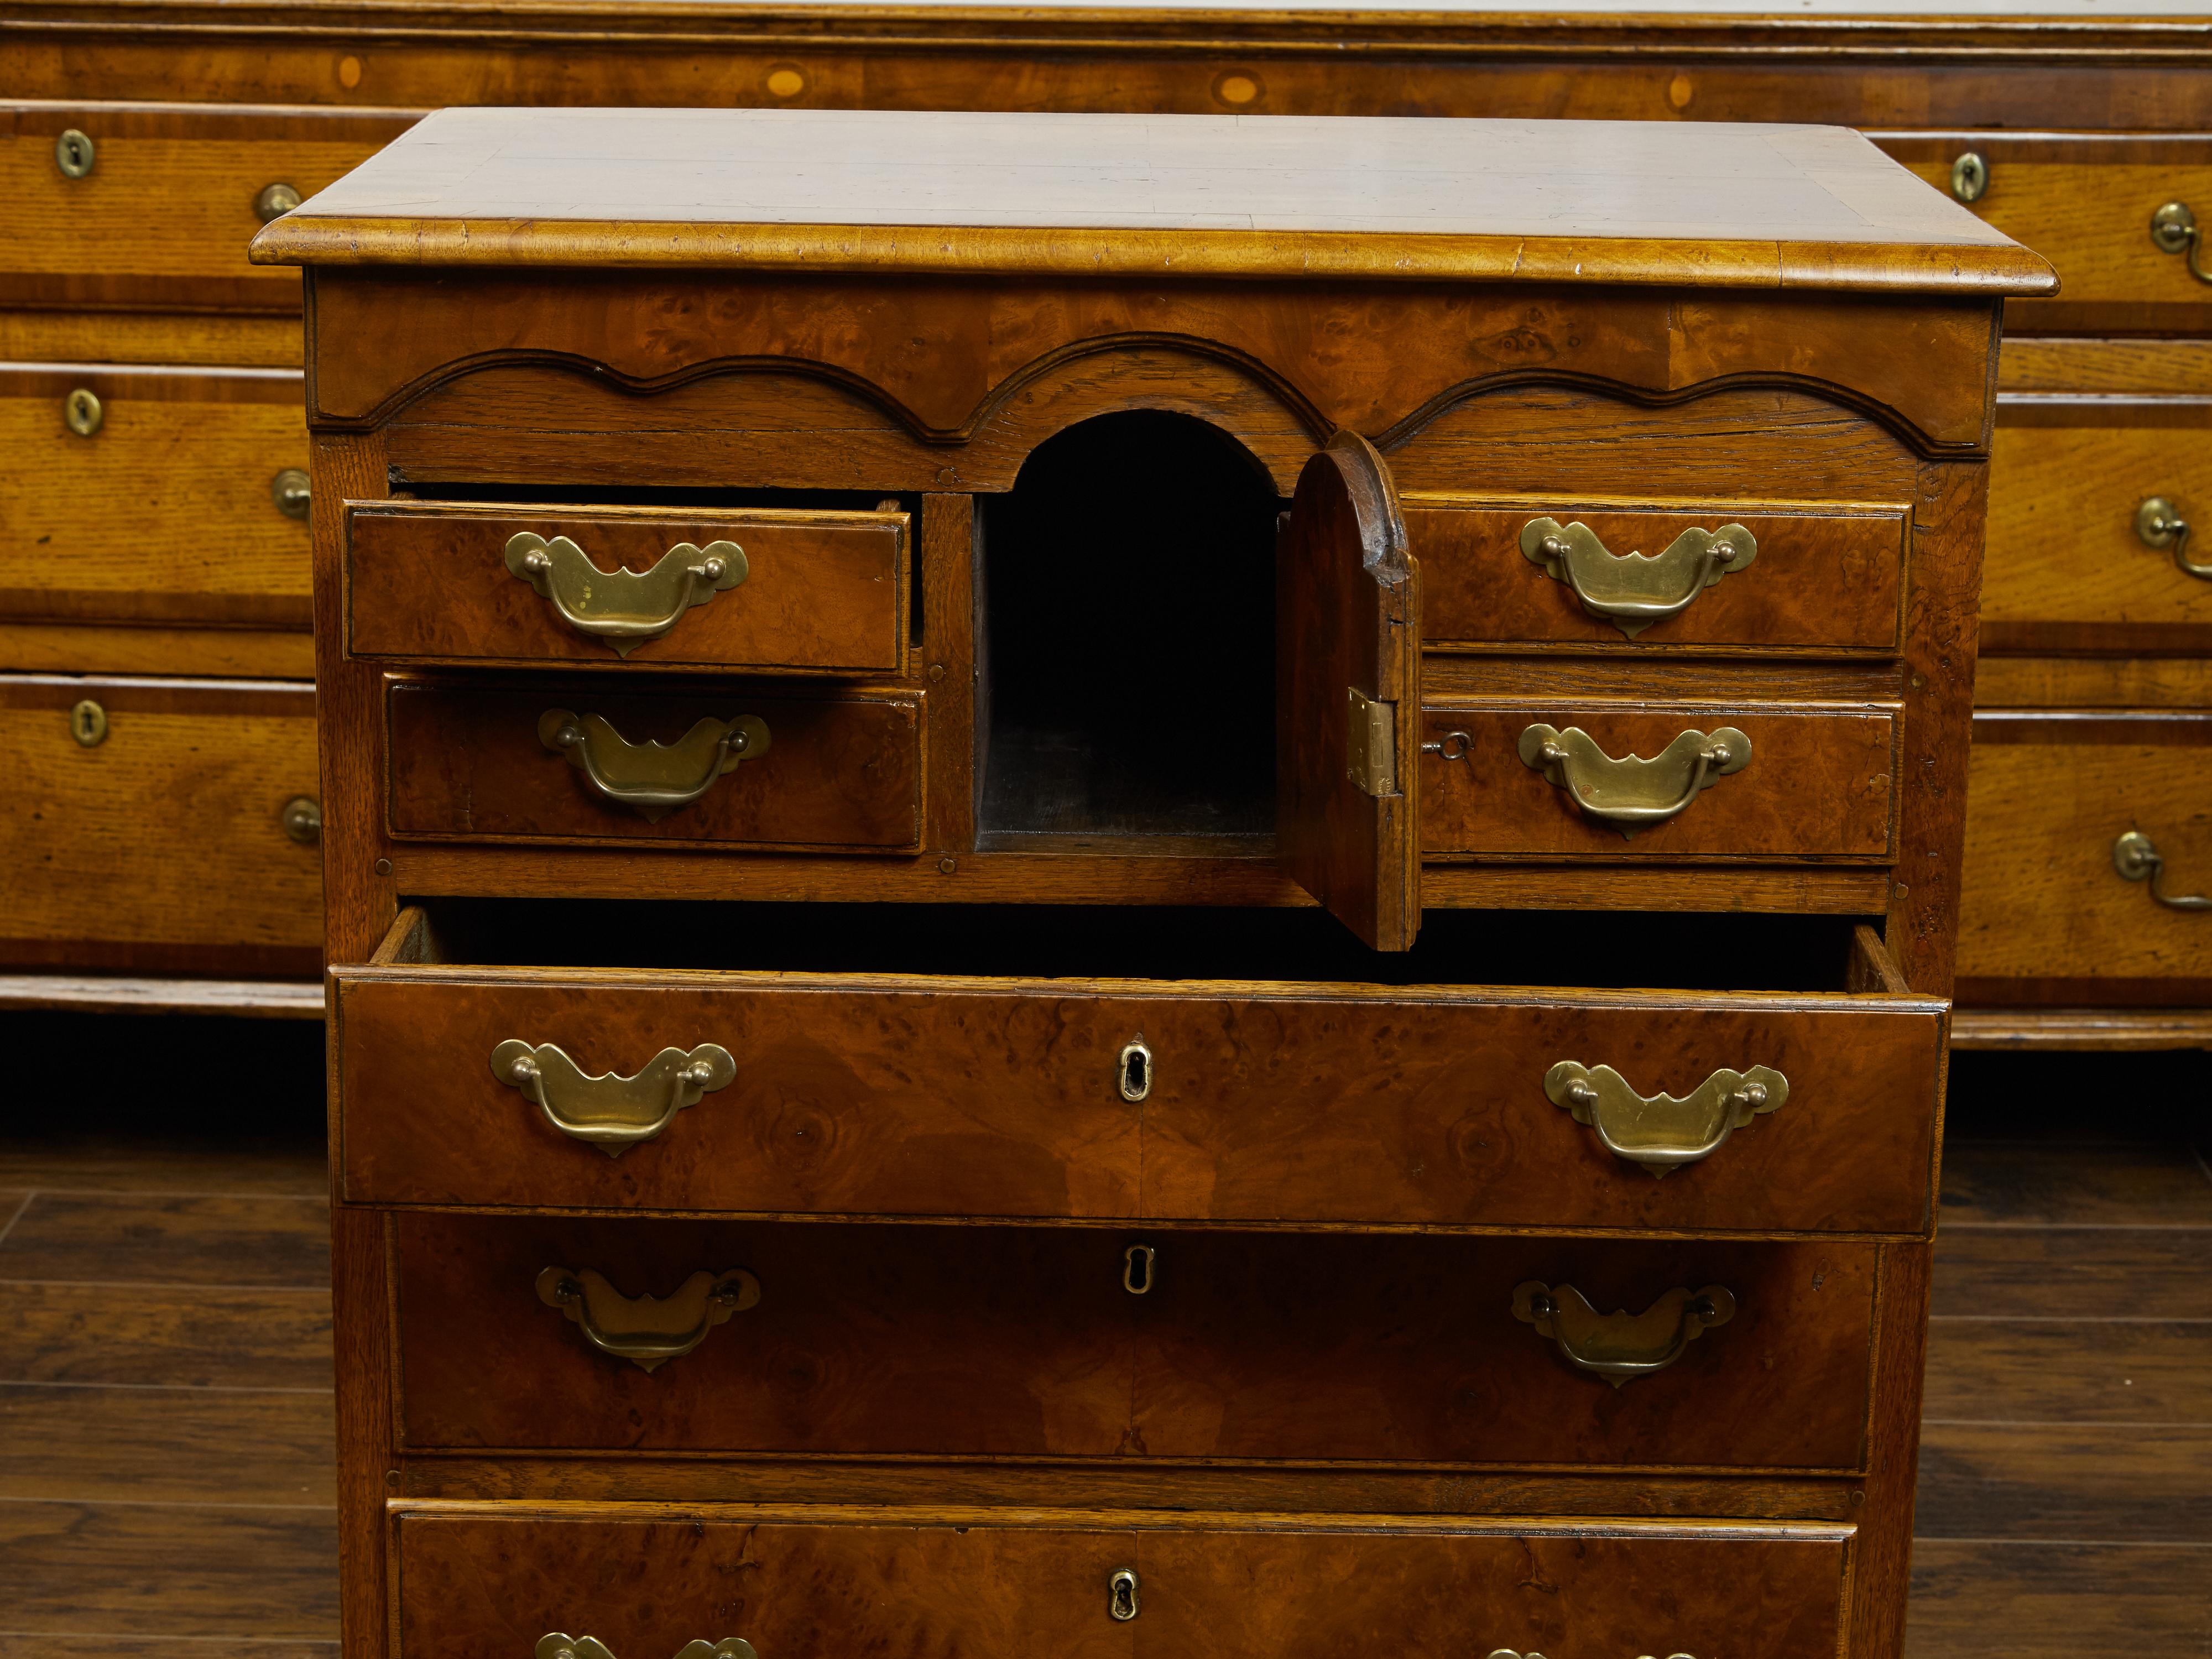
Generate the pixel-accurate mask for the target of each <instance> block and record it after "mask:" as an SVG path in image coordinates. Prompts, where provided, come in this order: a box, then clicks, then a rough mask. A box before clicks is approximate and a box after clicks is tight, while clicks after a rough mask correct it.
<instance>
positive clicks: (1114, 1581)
mask: <svg viewBox="0 0 2212 1659" xmlns="http://www.w3.org/2000/svg"><path fill="white" fill-rule="evenodd" d="M1106 1612H1107V1614H1108V1616H1109V1617H1110V1618H1114V1619H1118V1620H1121V1622H1122V1623H1123V1624H1127V1623H1128V1621H1129V1620H1132V1619H1134V1618H1135V1617H1136V1616H1137V1574H1136V1571H1135V1570H1134V1569H1133V1568H1130V1567H1120V1568H1117V1569H1115V1572H1114V1576H1113V1577H1110V1578H1109V1579H1108V1580H1107V1581H1106Z"/></svg>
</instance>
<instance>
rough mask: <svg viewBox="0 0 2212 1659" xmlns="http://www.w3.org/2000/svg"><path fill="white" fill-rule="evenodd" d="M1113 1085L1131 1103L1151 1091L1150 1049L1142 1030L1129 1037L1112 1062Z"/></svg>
mask: <svg viewBox="0 0 2212 1659" xmlns="http://www.w3.org/2000/svg"><path fill="white" fill-rule="evenodd" d="M1114 1087H1115V1091H1117V1092H1118V1093H1119V1094H1120V1095H1121V1098H1122V1099H1124V1100H1126V1101H1128V1102H1129V1103H1131V1104H1134V1103H1136V1102H1138V1101H1140V1100H1142V1099H1143V1098H1144V1097H1146V1095H1149V1094H1150V1093H1152V1049H1151V1048H1149V1047H1148V1046H1146V1042H1145V1034H1144V1033H1143V1032H1142V1031H1139V1032H1138V1033H1137V1035H1136V1036H1133V1037H1131V1038H1130V1039H1129V1041H1128V1042H1127V1044H1125V1045H1124V1046H1123V1048H1122V1049H1121V1058H1120V1059H1119V1060H1115V1063H1114Z"/></svg>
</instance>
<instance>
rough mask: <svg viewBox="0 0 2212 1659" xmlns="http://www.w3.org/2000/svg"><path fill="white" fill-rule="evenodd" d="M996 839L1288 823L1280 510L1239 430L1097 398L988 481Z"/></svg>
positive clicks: (984, 719)
mask: <svg viewBox="0 0 2212 1659" xmlns="http://www.w3.org/2000/svg"><path fill="white" fill-rule="evenodd" d="M977 506H978V507H979V509H980V511H981V514H982V537H981V559H982V569H981V595H982V600H981V603H982V627H981V644H982V647H983V651H982V655H983V662H984V665H985V666H984V680H985V684H986V688H987V695H986V696H984V697H982V698H981V699H980V700H979V712H978V722H979V728H980V729H979V731H978V733H977V750H978V753H979V755H980V756H981V758H982V761H983V766H984V771H983V781H982V788H981V803H980V827H981V832H982V836H983V845H984V846H985V847H987V848H991V847H1008V846H1019V845H1021V844H1022V842H1020V841H1019V839H1018V838H1019V837H1023V836H1040V835H1045V836H1214V837H1245V838H1249V839H1252V840H1255V841H1259V840H1264V839H1265V838H1268V837H1272V836H1273V833H1274V803H1275V729H1274V726H1275V720H1274V706H1275V695H1274V687H1275V620H1274V618H1275V605H1274V536H1275V519H1276V515H1277V514H1278V513H1279V512H1280V511H1281V510H1282V509H1283V507H1284V506H1285V503H1284V502H1283V501H1280V500H1279V498H1278V497H1277V496H1276V495H1275V490H1274V485H1273V483H1272V482H1271V481H1270V480H1269V478H1268V477H1267V474H1266V472H1265V471H1262V470H1261V467H1260V466H1259V465H1258V464H1257V463H1256V462H1255V460H1254V459H1253V458H1252V457H1251V455H1250V454H1249V453H1247V452H1246V451H1245V450H1244V449H1243V447H1242V446H1241V445H1239V444H1238V443H1237V441H1235V440H1234V439H1232V438H1230V437H1229V436H1227V435H1225V434H1224V433H1222V432H1220V431H1218V429H1216V428H1213V427H1211V426H1208V425H1207V424H1206V422H1202V421H1199V420H1195V419H1193V418H1191V417H1190V416H1183V415H1173V414H1165V413H1162V412H1159V411H1156V410H1139V411H1132V412H1129V413H1125V414H1119V415H1105V416H1098V417H1097V418H1096V419H1093V420H1089V421H1085V422H1081V423H1079V425H1076V426H1073V427H1070V428H1068V429H1067V430H1066V431H1065V432H1062V433H1060V434H1059V435H1057V436H1055V437H1054V438H1052V439H1050V440H1049V441H1047V442H1045V443H1043V444H1041V445H1040V446H1038V447H1037V449H1036V452H1035V453H1033V454H1031V455H1030V458H1029V459H1028V461H1027V462H1026V463H1025V464H1024V466H1023V468H1022V471H1021V476H1020V477H1019V478H1018V480H1017V481H1016V482H1015V485H1014V488H1013V489H1012V491H1010V492H1009V493H1007V494H1006V495H993V496H985V497H981V498H980V499H979V501H978V503H977Z"/></svg>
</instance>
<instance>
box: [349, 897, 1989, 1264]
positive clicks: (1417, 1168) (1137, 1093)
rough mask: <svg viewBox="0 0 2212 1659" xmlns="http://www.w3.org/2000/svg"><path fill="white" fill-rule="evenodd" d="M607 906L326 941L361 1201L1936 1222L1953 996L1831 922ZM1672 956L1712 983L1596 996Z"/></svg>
mask: <svg viewBox="0 0 2212 1659" xmlns="http://www.w3.org/2000/svg"><path fill="white" fill-rule="evenodd" d="M1009 909H1011V912H1012V913H1011V914H1010V913H1009ZM1724 921H1725V922H1733V923H1738V924H1745V923H1751V924H1758V925H1752V926H1741V925H1738V926H1723V925H1721V924H1722V923H1723V922H1724ZM1770 924H1771V925H1770ZM538 963H564V964H567V965H564V966H536V965H527V964H538ZM708 964H712V965H708ZM832 966H835V967H836V968H837V969H842V971H823V969H827V968H830V967H832ZM332 972H333V974H334V975H335V976H336V979H337V1039H336V1040H337V1044H338V1062H337V1065H338V1071H337V1098H338V1109H339V1114H340V1131H339V1142H338V1151H337V1156H338V1157H339V1159H340V1161H341V1164H342V1170H343V1175H342V1179H343V1185H344V1192H345V1195H346V1197H347V1198H348V1199H349V1200H353V1201H355V1202H369V1203H385V1204H404V1205H418V1206H457V1207H505V1206H535V1205H550V1206H557V1207H561V1208H564V1209H577V1210H628V1209H638V1208H643V1209H656V1210H665V1211H674V1212H739V1213H750V1214H754V1215H776V1214H818V1215H835V1216H842V1217H866V1216H885V1217H890V1216H906V1217H933V1216H935V1217H955V1216H981V1217H997V1218H1028V1219H1067V1220H1080V1219H1091V1220H1114V1219H1121V1218H1129V1219H1138V1218H1151V1219H1156V1220H1163V1221H1208V1222H1224V1223H1250V1222H1260V1223H1269V1222H1339V1223H1352V1224H1358V1225H1377V1226H1392V1225H1421V1226H1449V1227H1473V1228H1485V1227H1498V1228H1544V1229H1562V1228H1565V1229H1577V1228H1584V1229H1596V1230H1601V1231H1629V1232H1636V1231H1644V1230H1647V1229H1648V1230H1656V1231H1694V1232H1698V1233H1714V1234H1735V1235H1743V1234H1753V1235H1757V1234H1772V1233H1862V1234H1887V1235H1893V1236H1898V1235H1917V1234H1919V1233H1921V1232H1922V1231H1924V1230H1925V1228H1926V1227H1927V1226H1928V1225H1929V1184H1930V1180H1931V1176H1932V1163H1933V1156H1934V1126H1935V1122H1936V1100H1937V1091H1938V1074H1939V1069H1940V1064H1941V1058H1942V1042H1943V1025H1944V1017H1945V1005H1944V1004H1942V1002H1940V1001H1936V1000H1930V999H1928V998H1924V997H1918V996H1914V995H1911V994H1906V993H1905V989H1904V987H1903V986H1902V984H1901V983H1900V982H1899V980H1898V978H1897V976H1896V972H1895V969H1893V967H1892V966H1891V965H1890V964H1889V962H1888V958H1887V955H1886V954H1885V953H1884V951H1883V949H1882V946H1881V943H1880V942H1879V941H1878V940H1877V939H1875V936H1874V934H1873V933H1872V932H1871V931H1870V930H1867V929H1864V928H1860V929H1857V930H1853V929H1852V928H1850V927H1849V925H1848V924H1845V923H1842V922H1840V921H1834V920H1832V919H1827V918H1820V919H1804V920H1798V919H1784V918H1725V919H1723V918H1699V917H1692V916H1668V917H1654V918H1638V917H1627V916H1615V915H1584V916H1577V917H1576V918H1575V919H1574V921H1573V923H1572V925H1571V927H1563V926H1561V925H1560V924H1559V922H1558V921H1557V919H1555V918H1552V917H1548V916H1546V915H1542V914H1541V913H1500V914H1497V915H1480V914H1474V913H1468V912H1460V911H1443V912H1437V913H1433V914H1432V915H1431V916H1430V918H1429V923H1428V926H1427V927H1425V928H1424V930H1423V933H1422V936H1421V939H1420V940H1419V943H1417V944H1416V945H1415V946H1414V948H1413V950H1412V951H1407V952H1406V953H1404V954H1403V955H1401V956H1392V957H1380V956H1377V955H1376V954H1375V953H1373V952H1370V951H1364V950H1363V949H1361V948H1360V947H1359V946H1358V945H1357V944H1356V942H1354V941H1352V939H1350V938H1349V936H1348V935H1345V934H1343V933H1342V930H1341V929H1340V928H1337V927H1336V926H1335V924H1334V922H1333V921H1331V919H1330V918H1328V916H1326V915H1323V914H1322V913H1320V912H1318V911H1276V910H1268V911H1218V912H1207V911H1158V910H1150V911H1141V912H1127V913H1119V912H1114V911H1109V910H1093V909H1085V908H1073V909H1057V908H1048V907H1010V908H998V909H994V908H969V907H965V906H956V905H918V906H910V907H908V906H896V905H887V904H882V905H850V906H837V905H806V906H779V905H775V904H760V905H744V906H729V905H713V904H699V905H691V906H684V905H668V906H641V907H633V906H629V905H618V904H608V903H604V902H602V903H594V904H592V905H589V906H586V907H580V914H573V915H567V916H564V917H562V918H561V919H560V920H558V921H549V920H547V919H546V918H544V917H543V916H541V915H536V914H534V913H533V912H532V910H531V908H530V907H528V906H527V905H522V904H514V903H499V902H477V903H456V902H447V903H444V904H441V905H440V906H438V907H436V908H435V910H433V911H430V912H424V911H410V912H409V913H407V914H406V915H404V916H403V917H402V919H401V921H400V922H399V923H398V924H397V926H396V927H395V931H394V932H393V933H392V935H391V936H390V938H388V939H387V940H386V945H385V947H384V948H383V949H382V950H381V951H380V952H379V953H378V955H377V957H376V958H375V959H374V961H372V962H370V963H366V964H362V965H357V966H346V965H340V966H337V967H335V968H334V969H332ZM1136 975H1143V976H1142V977H1137V976H1136ZM1385 975H1387V976H1389V978H1390V979H1391V980H1394V981H1396V982H1377V981H1378V979H1380V978H1382V977H1383V976H1385ZM1547 975H1549V976H1553V981H1554V982H1555V983H1558V984H1559V985H1562V986H1564V987H1569V988H1559V989H1553V988H1543V987H1544V981H1545V978H1546V977H1547ZM1507 977H1522V978H1527V979H1528V980H1530V981H1533V982H1534V983H1533V986H1532V987H1526V988H1524V987H1512V986H1510V985H1509V986H1506V987H1499V986H1498V985H1497V984H1496V983H1495V981H1497V980H1498V979H1500V978H1507ZM1651 979H1664V980H1668V981H1672V982H1673V983H1674V984H1676V985H1678V986H1685V987H1690V988H1686V989H1679V990H1671V991H1656V990H1638V989H1632V988H1622V989H1612V988H1601V987H1606V986H1621V987H1633V986H1637V985H1639V984H1642V983H1644V982H1646V981H1649V980H1651ZM1762 980H1764V981H1765V982H1766V983H1768V984H1771V985H1774V986H1776V987H1778V988H1776V989H1773V990H1766V991H1756V990H1745V989H1741V988H1735V987H1742V986H1744V985H1745V984H1747V983H1752V984H1757V983H1759V982H1761V981H1762ZM1592 981H1597V984H1596V985H1595V986H1594V985H1593V984H1592ZM549 1045H550V1052H548V1049H549ZM708 1045H711V1046H708ZM518 1060H528V1062H529V1064H528V1065H527V1066H525V1067H524V1068H523V1069H522V1070H521V1071H518V1070H517V1069H516V1066H517V1062H518ZM690 1066H700V1067H703V1068H704V1069H703V1070H702V1071H700V1072H698V1073H695V1074H693V1075H694V1079H695V1080H693V1081H690V1082H688V1083H687V1082H686V1081H685V1079H684V1077H683V1076H681V1075H679V1073H684V1070H685V1068H686V1067H690ZM1746 1091H1748V1092H1746ZM1608 1141H1609V1143H1610V1145H1611V1146H1613V1147H1616V1148H1619V1149H1620V1150H1619V1151H1612V1150H1608ZM609 1152H613V1153H615V1154H616V1155H615V1156H612V1157H610V1156H608V1155H607V1154H608V1153H609ZM1655 1170H1671V1171H1672V1173H1671V1175H1670V1176H1669V1178H1668V1179H1665V1180H1655V1179H1653V1178H1652V1177H1653V1172H1654V1171H1655Z"/></svg>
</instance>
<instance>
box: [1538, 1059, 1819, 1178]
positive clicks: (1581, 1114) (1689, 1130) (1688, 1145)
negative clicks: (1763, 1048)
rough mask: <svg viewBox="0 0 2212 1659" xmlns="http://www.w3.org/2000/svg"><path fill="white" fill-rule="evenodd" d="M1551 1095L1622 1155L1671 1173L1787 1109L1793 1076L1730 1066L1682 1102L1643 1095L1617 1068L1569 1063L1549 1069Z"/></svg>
mask: <svg viewBox="0 0 2212 1659" xmlns="http://www.w3.org/2000/svg"><path fill="white" fill-rule="evenodd" d="M1544 1093H1545V1094H1546V1095H1547V1097H1549V1098H1550V1100H1551V1102H1552V1103H1553V1105H1554V1106H1559V1107H1563V1108H1565V1109H1566V1111H1567V1112H1568V1113H1569V1114H1571V1115H1572V1116H1573V1118H1574V1120H1575V1121H1576V1122H1577V1123H1583V1124H1588V1125H1589V1127H1591V1128H1593V1129H1595V1130H1596V1131H1597V1138H1598V1142H1599V1144H1600V1145H1601V1146H1603V1147H1604V1148H1605V1149H1606V1151H1607V1152H1611V1153H1612V1154H1613V1156H1614V1157H1615V1158H1626V1160H1627V1161H1628V1162H1630V1163H1632V1164H1642V1165H1643V1166H1644V1168H1645V1169H1646V1170H1650V1172H1651V1173H1652V1174H1653V1175H1654V1176H1666V1175H1670V1174H1672V1173H1673V1172H1674V1170H1679V1169H1680V1168H1681V1167H1682V1166H1683V1165H1684V1164H1695V1163H1698V1162H1699V1161H1700V1160H1702V1159H1705V1158H1711V1156H1712V1155H1713V1154H1714V1153H1715V1152H1718V1151H1719V1150H1720V1149H1721V1146H1722V1144H1723V1142H1725V1141H1726V1140H1727V1139H1728V1138H1729V1136H1730V1135H1731V1134H1733V1133H1735V1132H1736V1131H1737V1130H1738V1129H1741V1128H1743V1127H1746V1126H1747V1124H1749V1123H1750V1121H1752V1119H1753V1118H1754V1117H1757V1116H1759V1115H1761V1114H1762V1113H1765V1112H1774V1111H1779V1110H1780V1109H1782V1107H1783V1105H1784V1103H1785V1102H1787V1101H1788V1100H1789V1098H1790V1079H1788V1078H1786V1077H1784V1076H1783V1075H1782V1073H1779V1072H1778V1071H1776V1070H1774V1069H1773V1068H1772V1067H1771V1066H1753V1067H1751V1068H1750V1070H1748V1071H1743V1072H1737V1071H1731V1070H1729V1068H1728V1067H1726V1066H1723V1067H1722V1068H1721V1069H1720V1070H1718V1071H1717V1072H1715V1073H1713V1074H1712V1075H1711V1077H1709V1078H1707V1079H1705V1081H1704V1082H1703V1083H1701V1084H1699V1085H1698V1086H1697V1087H1696V1088H1694V1089H1692V1091H1690V1092H1689V1093H1688V1094H1686V1095H1684V1096H1682V1097H1680V1098H1679V1099H1678V1098H1677V1097H1674V1096H1673V1095H1668V1094H1658V1095H1642V1094H1638V1093H1637V1091H1635V1090H1633V1089H1632V1088H1631V1087H1629V1085H1628V1079H1626V1078H1624V1077H1623V1076H1621V1074H1620V1073H1618V1072H1616V1071H1614V1070H1613V1067H1612V1066H1584V1065H1583V1064H1582V1063H1581V1062H1580V1061H1578V1060H1561V1061H1559V1064H1558V1065H1556V1066H1553V1067H1552V1069H1551V1070H1550V1071H1548V1072H1547V1073H1544Z"/></svg>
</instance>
